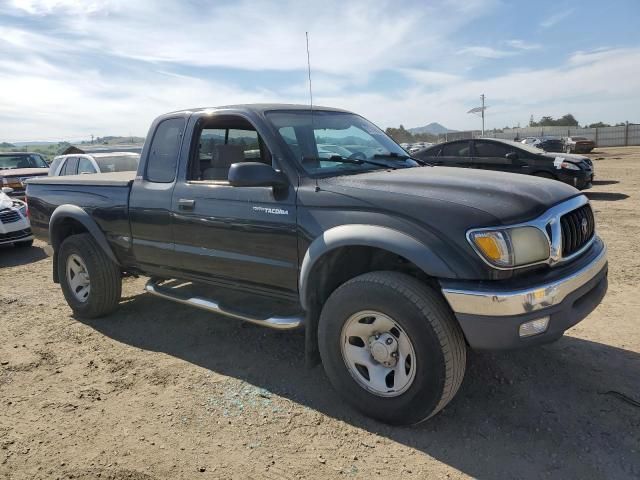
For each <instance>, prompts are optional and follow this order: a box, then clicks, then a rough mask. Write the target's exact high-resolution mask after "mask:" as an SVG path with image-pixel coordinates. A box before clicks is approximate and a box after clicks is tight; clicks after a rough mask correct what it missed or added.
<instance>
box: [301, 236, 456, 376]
mask: <svg viewBox="0 0 640 480" xmlns="http://www.w3.org/2000/svg"><path fill="white" fill-rule="evenodd" d="M375 270H397V271H403V272H405V273H409V274H411V275H413V276H415V277H417V278H420V280H422V281H425V282H433V283H434V285H435V283H436V280H435V279H436V278H438V277H448V278H454V277H455V276H456V275H455V273H454V272H453V271H452V270H451V269H450V268H449V266H448V265H447V264H446V263H445V262H444V261H443V260H442V259H441V258H440V257H438V256H437V255H436V254H435V253H434V252H433V250H432V249H430V248H429V246H428V245H426V244H424V243H422V242H420V241H418V240H417V239H415V238H413V237H411V236H410V235H407V234H406V233H403V232H400V231H398V230H394V229H391V228H388V227H381V226H375V225H341V226H338V227H334V228H331V229H329V230H327V231H326V232H324V233H323V234H322V235H321V236H319V237H318V238H316V239H315V240H314V241H313V242H312V243H311V245H310V246H309V248H308V249H307V252H306V253H305V256H304V259H303V261H302V265H301V268H300V277H299V283H298V288H299V294H300V303H301V305H302V307H303V309H304V310H305V312H306V321H305V351H306V360H307V364H308V365H314V364H316V363H318V362H319V356H318V354H317V352H318V351H317V349H318V339H317V330H318V319H319V317H320V311H321V309H322V304H323V303H324V301H326V299H327V298H328V297H329V295H331V293H332V292H333V291H334V290H335V289H336V288H338V287H339V286H340V285H342V284H343V283H344V282H346V281H348V280H350V279H352V278H354V277H356V276H358V275H361V274H363V273H367V272H370V271H375Z"/></svg>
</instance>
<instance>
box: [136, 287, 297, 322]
mask: <svg viewBox="0 0 640 480" xmlns="http://www.w3.org/2000/svg"><path fill="white" fill-rule="evenodd" d="M144 289H145V291H147V292H149V293H151V294H152V295H156V296H158V297H162V298H165V299H167V300H172V301H174V302H178V303H183V304H185V305H191V306H192V307H196V308H200V309H202V310H207V311H209V312H212V313H217V314H220V315H225V316H227V317H231V318H235V319H237V320H243V321H245V322H250V323H254V324H256V325H261V326H263V327H268V328H274V329H276V330H292V329H295V328H299V327H300V326H301V325H302V323H303V317H301V316H292V317H269V318H254V317H249V316H247V315H245V314H242V313H236V312H230V311H227V310H224V309H223V308H222V307H221V306H220V305H219V304H218V303H217V302H215V301H213V300H211V299H208V298H204V297H197V296H193V297H187V296H182V295H180V294H179V293H178V292H176V291H175V290H174V289H172V288H170V287H163V286H161V285H159V284H158V283H157V282H156V281H155V280H154V279H153V278H152V279H150V280H149V281H148V282H147V284H146V285H145V287H144Z"/></svg>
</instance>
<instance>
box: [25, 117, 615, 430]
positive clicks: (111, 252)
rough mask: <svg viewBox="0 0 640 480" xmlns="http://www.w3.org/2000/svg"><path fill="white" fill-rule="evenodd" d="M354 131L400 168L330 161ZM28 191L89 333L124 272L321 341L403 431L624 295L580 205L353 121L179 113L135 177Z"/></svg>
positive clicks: (331, 361)
mask: <svg viewBox="0 0 640 480" xmlns="http://www.w3.org/2000/svg"><path fill="white" fill-rule="evenodd" d="M212 130H215V131H217V132H221V134H219V135H217V136H216V137H215V142H213V143H208V144H206V145H205V144H204V143H203V142H202V141H201V138H202V137H203V136H205V135H208V134H209V132H211V131H212ZM238 130H240V131H242V132H244V133H243V134H242V136H243V137H245V138H246V137H253V138H254V139H255V141H256V142H257V143H259V145H260V156H259V157H258V158H257V159H255V160H254V161H247V160H246V159H245V157H244V154H243V150H244V149H245V148H253V147H248V146H247V145H245V144H233V143H230V142H229V141H228V139H230V138H231V137H234V136H235V135H236V132H237V131H238ZM345 132H349V135H350V136H352V137H353V138H354V140H353V142H360V143H361V144H362V145H363V147H365V146H368V147H373V146H375V148H374V150H379V151H380V150H381V151H383V152H384V153H375V154H373V155H371V156H369V155H367V154H366V153H364V152H352V153H351V154H350V155H349V156H348V157H345V156H341V155H338V154H336V155H334V156H332V157H330V159H329V160H326V159H324V158H322V157H319V156H318V153H317V152H318V145H317V140H316V139H317V138H318V137H319V136H321V137H322V139H323V142H326V143H327V144H329V143H339V141H338V140H339V139H342V138H344V136H345ZM210 138H213V137H210ZM332 139H335V140H334V142H331V140H332ZM472 145H473V144H472V143H471V142H468V143H467V148H472ZM444 147H447V146H446V145H445V146H444ZM205 148H206V150H203V149H205ZM212 152H213V153H212ZM345 155H346V153H345ZM211 170H214V172H211V173H210V171H211ZM223 174H224V176H223ZM27 193H28V198H29V208H30V212H31V222H32V227H33V229H34V232H35V233H36V235H37V237H39V238H42V239H43V240H47V241H50V242H51V249H50V250H51V252H52V253H53V254H54V261H53V262H52V263H53V267H54V268H53V279H54V281H55V282H59V283H60V286H61V288H62V292H63V294H64V296H65V298H66V300H67V303H68V304H69V305H70V307H71V308H72V310H73V312H74V314H75V315H76V316H78V317H79V318H95V317H100V316H103V315H108V314H109V313H111V312H112V311H113V310H114V309H115V308H117V306H118V302H119V300H120V295H121V286H122V276H123V272H126V273H127V274H139V275H147V276H149V277H151V278H150V280H149V281H148V283H147V284H146V287H145V289H146V291H147V292H149V293H150V294H153V295H156V296H159V297H162V298H164V299H166V300H171V301H174V302H178V303H181V304H184V305H191V306H194V307H198V308H201V309H204V310H206V311H209V312H214V313H217V314H222V315H226V316H228V317H231V318H235V319H239V320H244V321H247V322H251V323H254V324H257V325H262V326H265V327H271V328H276V329H280V330H289V329H297V328H304V329H305V346H306V353H307V355H306V358H307V359H308V360H309V361H310V362H312V361H314V360H316V359H320V360H321V361H322V363H323V365H324V368H325V371H326V373H327V376H328V377H329V379H330V381H331V383H332V384H333V386H334V387H335V389H336V390H337V391H338V392H339V393H340V394H342V396H343V397H344V399H345V401H347V402H349V403H351V404H352V405H354V406H355V408H358V409H359V410H361V411H362V412H364V413H365V414H367V415H370V416H372V417H374V418H377V419H380V420H382V421H385V422H389V423H393V424H413V423H417V422H420V421H422V420H425V419H427V418H429V417H431V416H432V415H434V414H435V413H436V412H438V411H439V410H441V409H442V408H444V406H445V405H447V403H448V402H449V401H450V400H451V399H452V398H453V396H454V395H455V393H456V392H457V390H458V388H459V386H460V384H461V383H462V379H463V376H464V372H465V365H466V350H467V348H474V349H480V350H499V349H505V348H519V347H529V346H532V345H536V344H542V343H545V342H550V341H553V340H555V339H557V338H559V337H560V336H562V334H563V332H564V331H565V330H566V329H568V328H569V327H571V326H573V325H575V324H576V323H578V322H579V321H580V320H582V319H583V318H584V317H585V316H587V315H588V314H589V312H591V311H592V310H593V309H594V308H595V307H596V306H597V305H598V304H599V303H600V301H601V299H602V298H603V296H604V295H605V292H606V289H607V255H606V247H605V245H604V243H603V242H602V240H601V239H600V238H599V237H598V236H597V235H596V233H595V221H594V217H593V212H592V210H591V207H590V205H589V201H588V199H587V197H585V196H584V195H581V194H580V193H579V192H578V191H576V189H575V188H573V187H570V186H568V185H565V184H563V183H560V182H553V181H549V180H544V179H532V178H531V177H527V176H524V175H514V174H510V173H504V172H486V171H481V170H473V169H467V170H465V169H456V168H446V167H430V166H427V165H424V164H423V163H421V161H419V160H414V159H412V158H410V157H409V156H408V155H407V154H406V152H405V151H404V150H402V149H401V148H400V146H399V145H397V144H396V143H395V142H394V141H393V140H391V139H390V138H389V137H388V136H387V135H386V134H385V133H384V132H383V131H382V130H380V129H379V128H377V127H376V126H375V125H373V124H371V123H370V122H368V121H367V120H365V119H364V118H362V117H361V116H359V115H355V114H353V113H350V112H347V111H344V110H338V109H330V108H323V107H314V108H313V110H312V111H310V109H309V107H308V106H302V105H301V106H292V105H237V106H228V107H224V108H220V109H216V108H213V109H211V108H208V109H195V110H193V109H192V110H185V111H179V112H173V113H169V114H166V115H163V116H161V117H159V118H157V119H156V120H155V121H154V122H153V124H152V126H151V129H150V131H149V135H148V136H147V142H146V143H145V146H144V148H143V151H142V156H141V160H140V165H139V166H138V171H137V172H115V173H105V174H97V175H76V176H67V177H44V178H38V179H35V180H31V181H29V183H28V188H27ZM173 279H177V280H178V281H172V280H173ZM190 282H191V284H190ZM194 285H195V286H194ZM198 291H199V293H198ZM224 292H232V293H233V294H234V295H231V297H225V294H224ZM234 296H235V300H234ZM255 338H256V341H259V338H258V337H255ZM220 341H221V342H222V341H224V342H227V344H229V345H235V347H236V348H238V351H237V352H236V353H237V355H242V351H241V350H242V349H243V348H252V347H249V346H247V345H241V344H240V343H238V342H235V341H229V340H225V339H221V340H220ZM229 342H230V343H229ZM282 345H283V346H285V345H286V344H285V343H283V344H282ZM213 348H215V346H214V347H213ZM227 350H229V349H227ZM229 351H230V352H231V354H232V353H233V352H232V349H231V350H229ZM534 355H535V353H534ZM549 375H553V372H549ZM478 414H479V415H481V414H482V412H478Z"/></svg>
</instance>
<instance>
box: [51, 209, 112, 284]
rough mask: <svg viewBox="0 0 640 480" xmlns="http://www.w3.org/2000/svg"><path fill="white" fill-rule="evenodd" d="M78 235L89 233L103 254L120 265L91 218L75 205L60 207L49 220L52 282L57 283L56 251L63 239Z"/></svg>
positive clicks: (105, 238) (103, 235)
mask: <svg viewBox="0 0 640 480" xmlns="http://www.w3.org/2000/svg"><path fill="white" fill-rule="evenodd" d="M78 233H89V234H90V235H91V236H92V237H93V238H94V240H95V241H96V243H97V244H98V245H99V246H100V248H101V249H102V250H103V251H104V253H105V254H106V255H107V257H109V259H111V260H112V261H113V262H115V263H116V264H118V265H119V264H120V262H118V259H117V258H116V256H115V254H114V253H113V250H112V249H111V247H110V246H109V242H108V241H107V237H106V236H105V234H104V232H103V231H102V230H101V229H100V227H99V226H98V224H97V223H96V222H95V220H94V219H93V218H91V216H90V215H89V214H88V213H87V212H86V211H85V210H83V209H82V208H80V207H78V206H77V205H68V204H65V205H60V206H59V207H57V208H56V209H55V210H54V212H53V214H52V215H51V218H50V219H49V243H50V244H51V247H52V248H53V252H54V254H53V257H54V258H53V265H54V266H53V281H54V282H55V283H59V278H58V273H57V268H56V263H57V256H58V249H59V248H60V245H61V244H62V242H63V241H64V239H65V238H67V237H69V236H71V235H75V234H78Z"/></svg>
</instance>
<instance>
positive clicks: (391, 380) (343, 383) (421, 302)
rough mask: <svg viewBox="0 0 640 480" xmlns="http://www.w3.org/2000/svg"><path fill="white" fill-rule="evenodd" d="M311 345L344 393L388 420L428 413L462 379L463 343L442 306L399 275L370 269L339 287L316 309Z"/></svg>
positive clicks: (402, 421) (404, 421)
mask: <svg viewBox="0 0 640 480" xmlns="http://www.w3.org/2000/svg"><path fill="white" fill-rule="evenodd" d="M318 343H319V349H320V355H321V357H322V363H323V365H324V368H325V371H326V372H327V376H328V377H329V380H330V381H331V383H332V384H333V386H334V387H335V388H336V389H337V390H338V391H339V392H340V394H341V395H342V396H343V398H344V399H345V400H346V401H347V402H349V403H351V404H352V405H353V406H354V407H355V408H356V409H358V410H360V411H361V412H363V413H364V414H366V415H368V416H370V417H373V418H376V419H378V420H381V421H383V422H387V423H391V424H397V425H408V424H414V423H418V422H421V421H423V420H426V419H428V418H429V417H431V416H433V415H435V414H436V413H437V412H438V411H440V410H441V409H442V408H444V406H445V405H446V404H447V403H449V401H450V400H451V399H452V398H453V397H454V395H455V394H456V392H457V391H458V388H459V387H460V384H461V383H462V379H463V377H464V371H465V366H466V345H465V342H464V337H463V335H462V331H461V330H460V327H459V326H458V324H457V322H456V320H455V318H454V316H453V314H452V312H451V310H450V309H449V307H448V305H446V303H445V302H444V299H443V298H442V297H441V296H440V295H439V294H438V293H437V292H436V291H434V290H433V289H431V288H430V287H428V286H427V285H424V284H423V283H421V282H419V281H418V280H416V279H414V278H412V277H410V276H408V275H405V274H402V273H398V272H371V273H367V274H364V275H361V276H359V277H356V278H354V279H352V280H350V281H348V282H346V283H345V284H344V285H342V286H340V287H339V288H338V289H337V290H336V291H335V292H334V293H333V294H332V295H331V296H330V297H329V299H328V300H327V302H326V303H325V305H324V307H323V309H322V313H321V316H320V324H319V326H318Z"/></svg>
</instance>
